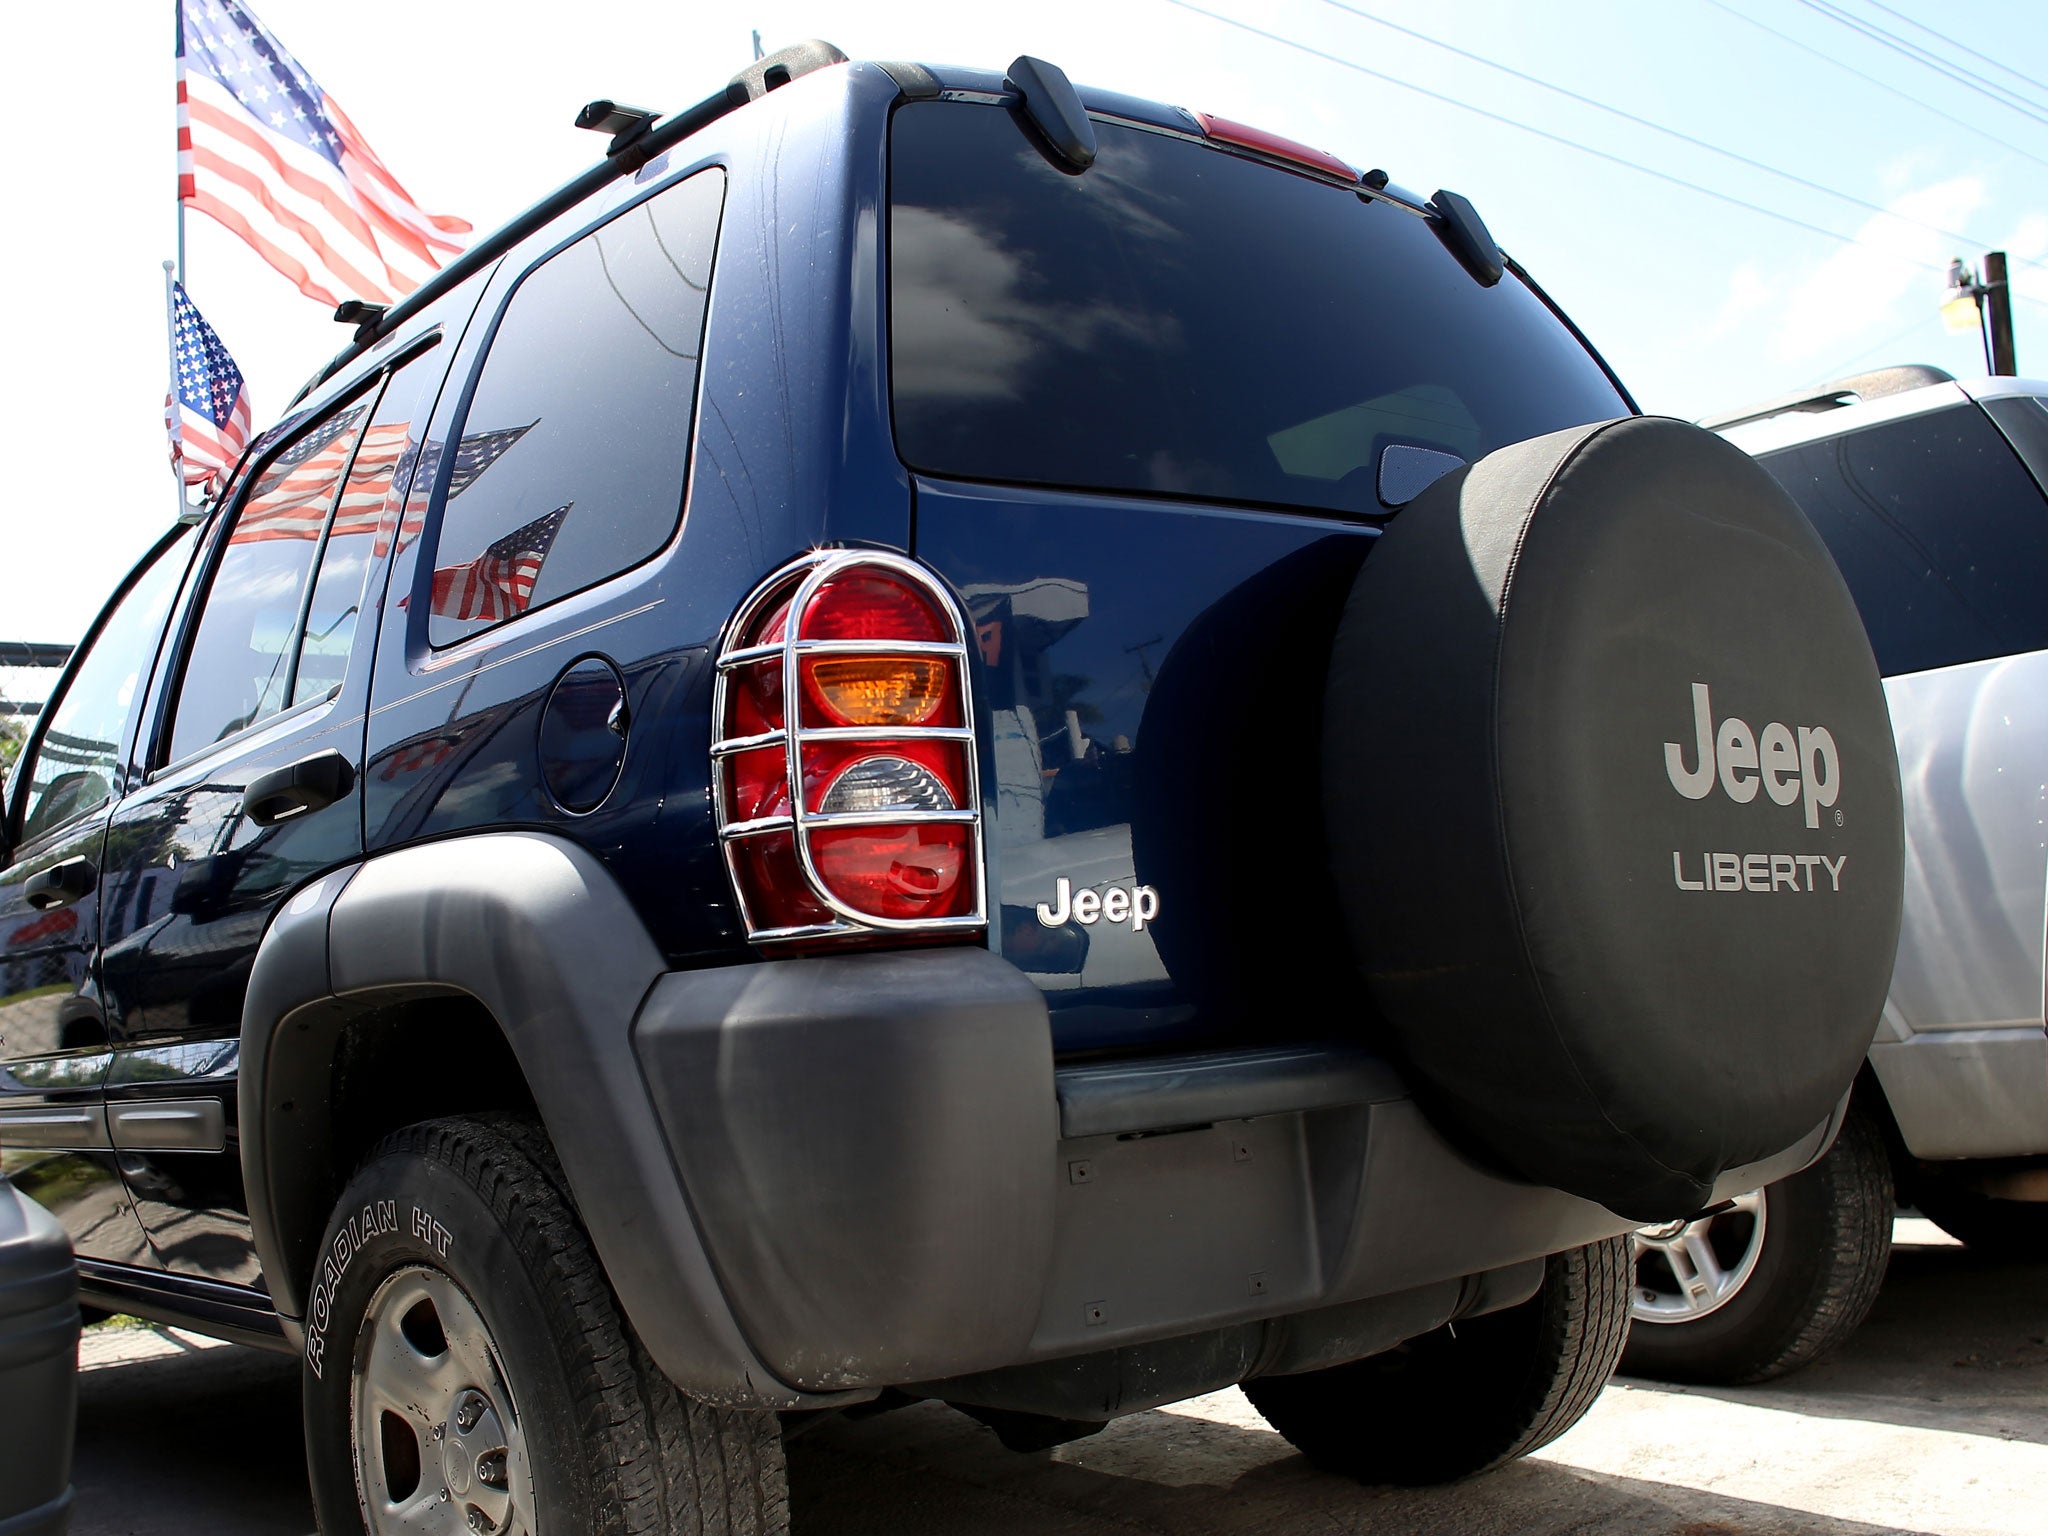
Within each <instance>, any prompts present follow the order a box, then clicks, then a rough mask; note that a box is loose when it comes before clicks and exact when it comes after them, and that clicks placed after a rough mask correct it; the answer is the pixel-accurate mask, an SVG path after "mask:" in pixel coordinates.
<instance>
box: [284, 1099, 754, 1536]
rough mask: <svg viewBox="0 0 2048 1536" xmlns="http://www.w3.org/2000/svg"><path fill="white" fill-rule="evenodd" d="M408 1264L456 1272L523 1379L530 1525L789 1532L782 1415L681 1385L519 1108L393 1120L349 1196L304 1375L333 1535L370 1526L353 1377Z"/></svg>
mask: <svg viewBox="0 0 2048 1536" xmlns="http://www.w3.org/2000/svg"><path fill="white" fill-rule="evenodd" d="M406 1276H417V1277H419V1278H420V1279H421V1280H422V1282H423V1283H429V1284H442V1283H443V1281H442V1279H441V1278H440V1277H445V1280H446V1281H452V1282H453V1284H454V1286H455V1287H456V1288H457V1290H458V1291H459V1293H460V1295H461V1298H464V1299H466V1300H467V1301H468V1302H469V1303H471V1304H472V1305H473V1307H474V1309H475V1313H476V1314H477V1316H479V1317H480V1318H481V1319H482V1321H483V1325H484V1328H485V1330H486V1331H487V1333H488V1335H489V1343H490V1346H491V1350H492V1354H493V1356H494V1358H496V1359H499V1360H501V1361H502V1364H503V1367H504V1373H505V1376H506V1378H507V1380H508V1381H509V1382H510V1383H511V1384H512V1386H513V1388H515V1389H517V1393H516V1395H517V1401H516V1402H515V1403H514V1404H513V1406H514V1409H515V1413H514V1417H516V1419H517V1420H518V1421H519V1433H520V1437H521V1440H522V1442H523V1446H524V1452H523V1455H524V1460H525V1462H526V1463H527V1465H528V1466H529V1468H530V1475H531V1489H530V1499H531V1502H530V1504H527V1505H526V1506H525V1518H526V1525H525V1527H524V1529H526V1530H528V1531H530V1530H532V1529H533V1528H534V1527H535V1526H536V1524H537V1525H538V1527H539V1528H540V1529H541V1530H542V1531H544V1532H549V1533H552V1532H560V1531H574V1532H578V1533H584V1532H588V1533H592V1536H639V1533H663V1536H667V1533H678V1536H680V1533H688V1536H785V1533H786V1532H787V1531H788V1529H789V1506H788V1492H787V1485H786V1482H785V1479H784V1473H783V1459H782V1441H781V1432H780V1424H779V1421H778V1420H777V1418H776V1416H775V1415H774V1414H772V1413H767V1412H758V1411H748V1410H742V1409H732V1408H714V1407H711V1406H708V1405H706V1404H703V1403H699V1402H695V1401H693V1400H691V1399H689V1398H686V1397H684V1396H683V1395H682V1394H681V1393H680V1392H678V1391H677V1390H676V1389H675V1387H674V1386H673V1385H672V1384H671V1383H670V1382H669V1380H668V1379H667V1378H666V1377H665V1376H664V1375H663V1374H662V1373H661V1371H660V1370H659V1369H658V1368H657V1367H656V1366H655V1365H654V1363H653V1361H652V1360H650V1359H649V1358H648V1355H647V1353H646V1350H645V1349H644V1348H643V1347H642V1345H641V1344H640V1341H639V1339H638V1338H637V1337H636V1336H635V1335H634V1333H633V1330H632V1328H631V1326H630V1325H629V1324H628V1323H627V1322H626V1321H625V1319H624V1318H623V1317H622V1316H621V1315H620V1312H619V1308H618V1303H617V1301H616V1300H615V1299H614V1297H613V1295H612V1291H611V1287H610V1285H609V1284H608V1283H607V1281H606V1280H605V1277H604V1273H603V1270H602V1269H601V1268H600V1267H599V1265H598V1262H597V1258H596V1256H595V1254H594V1253H593V1252H592V1250H591V1246H590V1241H589V1238H588V1237H587V1236H586V1235H585V1233H584V1231H583V1228H582V1225H581V1223H580V1222H579V1220H578V1218H577V1215H576V1211H575V1207H574V1204H573V1202H572V1200H571V1198H570V1195H569V1192H568V1188H567V1185H566V1183H565V1182H564V1180H563V1178H562V1175H561V1170H560V1167H559V1165H558V1163H557V1162H556V1160H555V1157H554V1153H553V1150H552V1148H551V1147H550V1146H549V1144H548V1141H547V1138H546V1136H545V1135H544V1134H543V1133H542V1132H541V1130H540V1129H539V1128H538V1127H537V1126H535V1125H533V1124H532V1123H530V1122H527V1121H523V1120H519V1119H516V1118H512V1117H501V1116H487V1117H476V1118H460V1119H444V1120H431V1121H426V1122H423V1123H421V1124H418V1125H412V1126H407V1127H406V1128H404V1129H403V1130H399V1131H396V1132H393V1133H392V1134H391V1135H390V1136H387V1137H386V1138H385V1139H384V1140H383V1141H381V1142H380V1143H379V1144H378V1145H377V1146H376V1147H375V1148H374V1149H373V1150H372V1151H371V1153H370V1155H369V1156H368V1157H367V1158H366V1159H365V1160H364V1162H363V1164H362V1166H361V1167H360V1168H359V1169H358V1170H357V1172H356V1175H355V1177H354V1179H353V1180H352V1181H351V1182H350V1184H349V1186H348V1188H347V1190H346V1191H345V1192H344V1193H343V1195H342V1197H341V1199H340V1201H339V1203H338V1204H337V1206H336V1210H335V1215H334V1218H333V1221H332V1222H331V1223H330V1225H329V1227H328V1231H327V1235H326V1240H325V1242H324V1244H323V1246H322V1249H321V1257H320V1267H319V1271H318V1273H317V1274H316V1275H315V1277H314V1282H313V1287H312V1293H313V1300H312V1304H311V1306H310V1307H309V1317H308V1323H307V1364H308V1369H307V1370H306V1371H305V1373H304V1381H305V1388H304V1404H305V1415H306V1445H307V1461H308V1464H309V1467H310V1469H311V1472H312V1482H313V1502H314V1508H315V1511H316V1513H317V1515H318V1517H319V1523H320V1529H321V1530H322V1531H323V1532H325V1533H327V1536H338V1533H344V1532H351V1531H358V1532H359V1531H363V1530H364V1529H365V1527H366V1516H365V1506H364V1504H363V1503H362V1502H360V1501H359V1497H358V1488H357V1471H356V1468H357V1458H356V1454H355V1447H354V1444H353V1442H352V1439H351V1419H352V1404H353V1402H354V1391H355V1386H354V1382H353V1380H352V1378H353V1377H354V1376H355V1374H356V1367H357V1364H358V1362H359V1361H360V1360H361V1359H364V1358H367V1357H368V1353H369V1341H368V1339H367V1338H364V1337H359V1331H360V1330H361V1328H362V1324H363V1322H364V1319H365V1312H366V1309H367V1308H368V1307H369V1306H370V1303H371V1300H372V1298H373V1296H376V1295H377V1294H378V1293H379V1287H380V1286H381V1285H384V1284H386V1283H387V1282H391V1281H394V1280H402V1279H404V1278H405V1277H406ZM425 1443H428V1442H423V1444H425ZM423 1454H424V1452H423ZM500 1465H501V1466H502V1465H503V1463H500ZM433 1475H438V1474H437V1473H434V1472H432V1470H431V1469H429V1471H428V1472H427V1473H424V1474H423V1481H424V1478H425V1477H428V1476H433ZM508 1523H509V1522H508ZM457 1525H458V1527H459V1525H460V1521H458V1522H457Z"/></svg>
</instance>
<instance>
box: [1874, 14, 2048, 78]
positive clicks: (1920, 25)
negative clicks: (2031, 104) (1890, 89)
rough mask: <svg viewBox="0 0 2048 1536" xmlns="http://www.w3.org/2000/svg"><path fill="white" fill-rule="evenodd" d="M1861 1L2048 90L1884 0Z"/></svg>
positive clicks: (1992, 65)
mask: <svg viewBox="0 0 2048 1536" xmlns="http://www.w3.org/2000/svg"><path fill="white" fill-rule="evenodd" d="M1863 3H1864V4H1865V5H1867V6H1869V7H1871V9H1873V10H1878V11H1883V12H1884V13H1885V14H1886V15H1887V16H1896V17H1898V19H1899V20H1900V21H1903V22H1904V23H1905V24H1906V25H1907V26H1909V27H1914V28H1917V29H1918V30H1919V31H1922V32H1925V33H1926V34H1927V35H1928V36H1929V37H1932V38H1938V39H1939V40H1940V41H1942V42H1944V43H1947V44H1948V45H1949V47H1951V48H1953V49H1955V50H1956V51H1957V52H1958V53H1967V54H1968V55H1969V56H1970V57H1971V58H1973V59H1982V60H1983V61H1984V62H1985V63H1986V64H1989V65H1990V66H1991V67H1992V68H1993V69H2001V70H2004V71H2005V73H2007V74H2008V75H2011V76H2012V77H2013V79H2015V80H2024V81H2026V83H2027V84H2028V85H2031V86H2032V87H2033V88H2034V89H2035V90H2037V91H2048V85H2044V84H2043V83H2042V82H2041V81H2039V80H2036V79H2035V78H2034V77H2033V76H2032V75H2023V74H2021V73H2020V72H2019V71H2018V70H2016V69H2014V68H2013V67H2012V66H2011V65H2010V64H2007V63H2005V62H2004V61H2003V60H2000V59H1994V58H1993V57H1991V55H1990V54H1988V53H1979V52H1978V51H1977V50H1976V49H1974V48H1972V47H1971V46H1970V45H1969V44H1968V43H1963V42H1958V41H1957V40H1956V39H1954V38H1952V37H1950V36H1949V35H1948V34H1947V33H1946V32H1937V31H1935V30H1934V28H1932V27H1930V26H1928V25H1927V23H1926V22H1924V21H1916V20H1914V19H1913V18H1912V17H1911V16H1908V15H1907V14H1906V13H1905V12H1904V11H1898V10H1894V9H1892V7H1890V6H1888V5H1886V4H1884V0H1863Z"/></svg>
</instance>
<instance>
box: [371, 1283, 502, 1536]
mask: <svg viewBox="0 0 2048 1536" xmlns="http://www.w3.org/2000/svg"><path fill="white" fill-rule="evenodd" d="M350 1427H351V1431H352V1436H351V1438H352V1440H353V1443H354V1447H355V1472H356V1493H357V1497H358V1499H359V1500H360V1502H361V1505H362V1512H363V1522H364V1524H365V1525H366V1526H367V1527H368V1528H369V1529H370V1531H372V1532H373V1533H375V1536H386V1533H393V1536H395V1533H398V1532H401V1531H403V1532H407V1533H446V1536H532V1532H533V1473H532V1469H531V1467H530V1465H529V1463H528V1460H527V1455H526V1442H525V1440H524V1438H523V1437H522V1436H521V1434H520V1431H519V1407H518V1403H517V1401H516V1399H515V1398H514V1396H513V1393H512V1389H511V1383H510V1381H509V1379H508V1378H507V1376H506V1373H505V1367H504V1361H503V1359H502V1357H501V1356H500V1354H499V1352H498V1348H497V1345H496V1344H495V1343H494V1342H493V1340H492V1338H491V1334H490V1330H489V1329H488V1328H487V1327H486V1326H485V1325H484V1320H483V1316H482V1314H480V1313H479V1312H478V1311H477V1309H476V1305H475V1303H473V1302H472V1301H471V1300H470V1299H469V1297H468V1296H467V1295H465V1294H464V1293H463V1291H462V1289H461V1287H460V1286H458V1285H456V1283H455V1282H454V1281H453V1280H451V1279H449V1278H448V1276H446V1275H444V1274H442V1273H440V1272H439V1271H438V1270H433V1269H428V1268H425V1267H422V1266H408V1267H407V1268H404V1269H400V1270H397V1271H395V1272H394V1273H393V1274H391V1275H390V1276H388V1277H387V1278H386V1279H385V1281H384V1283H383V1284H382V1285H380V1286H378V1288H377V1290H376V1293H375V1294H374V1295H373V1296H372V1297H371V1298H370V1305H369V1308H368V1310H367V1311H366V1312H365V1314H364V1317H363V1324H362V1329H361V1332H360V1334H359V1336H358V1342H357V1345H356V1372H355V1393H354V1402H353V1404H352V1411H351V1414H350Z"/></svg>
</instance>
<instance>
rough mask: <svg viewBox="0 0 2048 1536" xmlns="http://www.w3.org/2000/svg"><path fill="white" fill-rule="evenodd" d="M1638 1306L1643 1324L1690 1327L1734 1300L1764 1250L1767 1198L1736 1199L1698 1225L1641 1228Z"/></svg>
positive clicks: (1756, 1194)
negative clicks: (1765, 1199) (1693, 1322)
mask: <svg viewBox="0 0 2048 1536" xmlns="http://www.w3.org/2000/svg"><path fill="white" fill-rule="evenodd" d="M1634 1243H1635V1258H1636V1289H1635V1300H1634V1303H1633V1305H1632V1306H1631V1308H1630V1313H1631V1315H1632V1316H1633V1317H1634V1318H1635V1320H1636V1321H1637V1322H1639V1323H1689V1322H1692V1321H1694V1320H1695V1319H1697V1318H1702V1317H1705V1316H1707V1315H1708V1314H1709V1313H1711V1312H1716V1311H1718V1310H1720V1309H1721V1308H1722V1307H1724V1306H1726V1305H1727V1304H1728V1303H1729V1302H1730V1301H1732V1300H1734V1298H1735V1294H1736V1292H1738V1291H1740V1290H1741V1289H1742V1287H1743V1286H1744V1284H1746V1283H1747V1282H1748V1280H1749V1277H1750V1275H1751V1273H1752V1272H1753V1271H1754V1270H1755V1269H1756V1261H1757V1257H1758V1255H1759V1254H1761V1253H1762V1252H1763V1246H1764V1193H1763V1191H1762V1190H1760V1189H1756V1190H1751V1191H1750V1192H1749V1193H1748V1194H1746V1195H1737V1196H1736V1197H1735V1198H1734V1199H1733V1200H1731V1201H1729V1202H1728V1205H1727V1207H1726V1208H1725V1209H1723V1210H1718V1211H1716V1212H1714V1213H1713V1214H1712V1215H1711V1216H1702V1217H1701V1218H1700V1219H1699V1220H1697V1221H1668V1222H1665V1223H1663V1224H1662V1225H1659V1226H1654V1227H1638V1228H1637V1229H1636V1232H1635V1237H1634Z"/></svg>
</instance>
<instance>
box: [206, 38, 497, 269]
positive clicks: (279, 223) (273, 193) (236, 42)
mask: <svg viewBox="0 0 2048 1536" xmlns="http://www.w3.org/2000/svg"><path fill="white" fill-rule="evenodd" d="M178 199H179V201H180V202H182V203H184V204H185V205H186V206H187V207H190V208H196V209H198V210H199V211H200V212H201V213H204V214H206V215H208V216H209V217H211V218H214V219H217V220H219V221H220V222H221V223H222V224H224V225H226V226H227V227H228V228H229V229H230V230H232V231H233V232H234V233H236V234H238V235H240V236H241V237H242V238H243V239H244V240H246V241H248V242H249V244H250V245H251V246H252V247H254V248H255V250H256V253H257V254H258V255H260V256H261V257H262V258H263V259H264V260H265V261H267V262H269V263H270V264H271V265H272V266H273V267H275V268H276V269H277V270H278V271H279V272H282V273H283V274H284V275H285V276H286V277H288V278H290V279H291V280H292V281H293V282H294V283H296V284H298V288H299V292H301V293H303V294H304V295H306V297H307V298H309V299H317V300H318V301H319V302H320V303H322V304H327V305H333V304H335V303H337V302H338V301H339V299H340V298H341V297H342V296H344V295H347V296H352V297H355V298H359V299H368V300H370V301H372V302H373V303H380V304H381V303H389V302H390V301H392V300H393V299H396V298H398V297H399V296H400V295H402V294H406V293H410V292H411V291H412V290H413V289H414V288H416V287H418V286H419V283H420V281H421V280H422V279H423V278H424V277H426V275H427V274H428V273H430V272H433V271H435V270H436V269H438V268H439V267H440V265H441V262H442V259H443V258H444V257H447V256H450V255H453V254H454V253H455V252H457V251H459V250H461V249H462V247H461V245H460V244H459V243H458V242H456V241H454V240H452V239H450V238H449V237H450V236H451V235H460V234H467V233H468V232H469V225H468V224H466V223H465V222H463V221H462V220H461V219H453V218H448V217H446V216H445V215H440V214H430V213H426V212H423V211H422V210H421V209H420V207H419V206H418V205H417V204H416V203H414V202H413V200H412V197H411V195H410V194H409V193H408V192H407V191H406V190H405V188H403V187H401V186H400V185H399V184H398V182H397V180H396V178H394V177H393V176H392V174H391V172H390V171H389V170H387V169H386V168H385V166H384V162H383V161H381V160H379V159H378V158H377V156H376V153H375V152H374V151H373V150H371V148H370V146H369V145H368V144H366V143H364V142H363V137H362V135H361V134H360V133H358V132H357V131H356V128H355V125H354V124H352V123H351V122H350V121H349V120H348V116H347V114H346V113H344V112H343V111H342V110H341V108H340V107H339V106H338V105H337V104H336V103H335V101H334V98H333V97H331V96H329V95H327V94H326V92H324V91H322V90H321V89H320V87H319V85H318V84H317V83H316V82H315V81H314V79H313V77H312V76H311V75H309V74H307V73H306V71H305V70H304V69H303V68H301V67H300V65H299V61H298V60H297V59H294V58H293V57H292V56H291V54H289V53H288V52H286V51H285V49H284V46H283V45H282V44H281V43H279V42H278V41H277V39H276V38H274V37H272V36H271V35H270V34H269V33H268V32H266V31H265V30H264V29H263V25H262V23H261V22H259V21H257V19H256V18H255V17H254V16H252V15H251V14H250V13H249V9H248V7H247V6H245V5H243V4H241V0H179V4H178Z"/></svg>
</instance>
